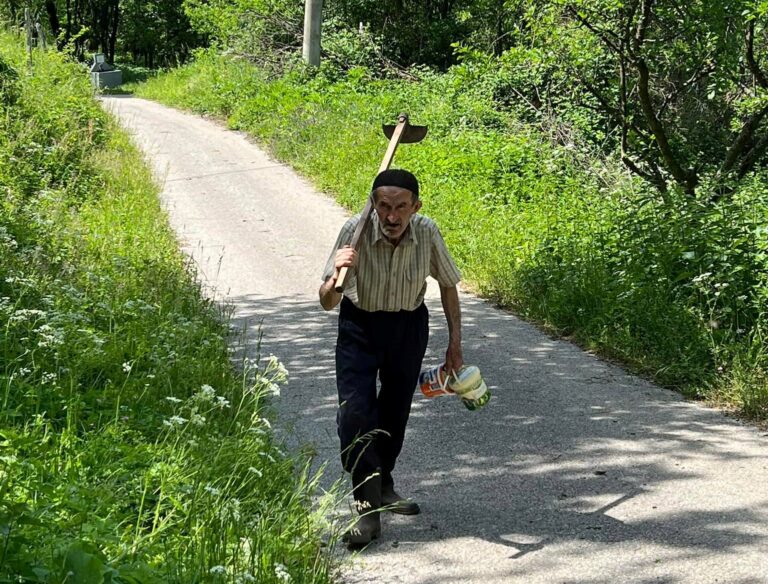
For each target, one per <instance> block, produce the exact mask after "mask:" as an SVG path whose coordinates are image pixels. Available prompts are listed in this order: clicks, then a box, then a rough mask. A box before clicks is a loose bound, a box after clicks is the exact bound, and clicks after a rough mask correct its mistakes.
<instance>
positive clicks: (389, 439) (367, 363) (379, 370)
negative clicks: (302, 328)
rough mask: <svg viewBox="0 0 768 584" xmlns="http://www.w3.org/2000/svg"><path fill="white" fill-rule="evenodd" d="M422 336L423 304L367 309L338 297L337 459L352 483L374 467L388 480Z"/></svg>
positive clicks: (425, 320)
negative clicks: (389, 309) (387, 309)
mask: <svg viewBox="0 0 768 584" xmlns="http://www.w3.org/2000/svg"><path fill="white" fill-rule="evenodd" d="M428 336H429V313H428V312H427V307H426V306H424V304H422V305H421V306H420V307H419V308H417V309H416V310H413V311H407V310H401V311H400V312H367V311H365V310H360V309H359V308H357V307H356V306H355V305H354V304H352V302H351V301H350V300H348V299H346V298H344V299H342V301H341V309H340V312H339V336H338V340H337V343H336V386H337V388H338V390H339V411H338V414H337V416H336V420H337V424H338V432H339V439H340V441H341V461H342V464H343V466H344V470H346V471H347V472H350V473H352V479H353V482H354V483H355V484H359V482H360V479H361V478H363V477H365V476H367V475H369V474H370V473H372V472H374V471H377V470H379V471H380V472H381V475H382V483H383V484H384V485H387V484H392V469H394V468H395V461H396V460H397V457H398V455H399V454H400V450H401V449H402V447H403V439H404V438H405V426H406V424H407V423H408V416H409V415H410V413H411V401H412V400H413V393H414V390H415V389H416V384H417V383H418V379H419V372H420V370H421V362H422V360H423V359H424V352H425V351H426V349H427V339H428ZM377 375H378V378H379V381H380V383H381V387H380V389H379V392H378V394H377V392H376V377H377Z"/></svg>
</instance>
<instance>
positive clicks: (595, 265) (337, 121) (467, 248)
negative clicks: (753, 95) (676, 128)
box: [135, 52, 768, 418]
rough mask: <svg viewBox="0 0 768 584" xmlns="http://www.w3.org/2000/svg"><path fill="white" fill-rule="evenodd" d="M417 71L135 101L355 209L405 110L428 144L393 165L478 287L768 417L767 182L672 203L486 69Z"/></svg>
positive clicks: (224, 68)
mask: <svg viewBox="0 0 768 584" xmlns="http://www.w3.org/2000/svg"><path fill="white" fill-rule="evenodd" d="M415 74H416V75H417V76H418V77H419V79H420V80H419V81H418V82H409V81H403V80H387V81H381V80H374V79H372V78H371V76H370V75H369V74H368V72H367V71H365V70H364V69H353V70H351V71H348V72H342V71H339V70H335V69H334V68H333V67H332V66H328V65H326V66H324V67H322V68H321V69H320V71H317V72H312V71H306V70H304V69H302V68H301V67H297V68H295V69H293V70H289V71H287V72H286V73H285V74H283V75H282V76H278V77H275V76H274V75H270V74H268V73H267V72H265V71H262V70H259V69H258V68H256V67H254V66H252V65H250V64H248V63H247V62H245V61H239V60H233V59H227V58H224V57H220V56H217V55H215V54H213V53H211V52H207V53H200V54H198V56H197V60H196V61H195V62H194V63H192V64H190V65H188V66H185V67H182V68H180V69H176V70H173V71H171V72H168V73H167V74H164V75H160V76H158V77H156V78H153V79H151V80H149V81H148V82H147V83H146V84H143V85H140V86H137V87H136V88H135V90H136V92H137V94H138V95H141V96H144V97H148V98H151V99H156V100H158V101H161V102H164V103H167V104H169V105H173V106H176V107H181V108H186V109H189V110H192V111H196V112H199V113H204V114H207V115H215V116H219V117H221V118H225V119H226V120H227V121H228V123H229V125H230V126H231V127H233V128H238V129H243V130H246V131H247V132H249V133H251V134H252V135H254V136H256V137H257V138H259V139H260V140H261V141H262V143H263V144H265V145H266V146H267V147H268V148H269V150H270V151H271V152H272V153H273V154H274V155H275V156H277V157H278V158H280V159H281V160H284V161H287V162H289V163H290V164H291V165H293V166H294V167H295V168H297V169H298V170H299V171H300V172H302V173H303V174H305V175H306V176H308V177H310V178H311V179H312V180H313V181H314V182H315V184H316V185H317V186H318V187H319V188H320V189H322V190H324V191H327V192H329V193H332V194H333V195H334V196H336V197H337V199H338V200H339V201H340V202H341V203H342V204H343V205H345V206H346V207H348V208H349V209H353V210H358V209H360V208H361V207H362V205H363V202H364V197H365V196H366V193H367V192H368V189H369V185H370V182H371V180H372V177H373V176H374V174H375V172H376V169H377V167H378V165H379V162H380V159H381V156H382V154H383V152H384V149H385V147H386V140H385V139H384V137H383V136H382V135H381V133H380V130H379V127H380V124H382V123H393V120H394V119H395V117H396V115H397V114H398V113H399V112H400V111H408V112H409V113H410V115H411V119H412V121H413V123H416V124H426V125H428V126H429V128H430V130H429V135H428V137H427V139H426V140H425V141H424V142H423V143H421V144H419V145H414V146H407V145H403V146H401V147H400V148H399V150H398V154H397V160H396V164H395V165H396V166H399V167H404V168H409V169H411V170H413V171H414V172H415V173H416V174H417V176H419V178H420V179H421V182H422V185H423V199H424V212H425V213H426V214H428V215H430V216H432V217H434V218H435V219H436V220H437V221H438V223H439V225H440V226H441V229H442V231H443V233H444V235H445V238H446V240H447V242H448V244H449V246H450V248H451V250H452V251H453V253H454V255H455V256H456V258H457V260H458V262H459V264H460V265H461V267H462V269H463V272H464V275H465V278H466V279H467V280H468V281H469V282H470V284H471V285H472V286H473V287H474V288H475V289H477V290H479V291H480V292H481V293H482V294H483V295H485V296H487V297H490V298H492V299H494V300H496V301H497V302H498V303H499V304H500V305H503V306H507V307H511V308H513V309H514V310H515V311H517V312H518V313H519V314H521V315H523V316H525V317H526V318H529V319H532V320H534V321H536V322H538V323H540V324H541V325H543V326H545V327H547V328H548V329H550V330H552V331H554V332H556V333H558V334H562V335H565V336H568V337H570V338H572V339H574V340H576V341H577V342H579V343H582V344H583V345H585V346H588V347H590V348H591V349H594V350H596V351H599V352H601V353H602V354H604V355H606V356H609V357H613V358H618V359H621V360H622V361H623V362H624V363H626V364H627V365H628V366H630V367H631V368H632V369H634V370H635V371H638V372H641V373H643V374H645V375H648V376H650V377H652V378H653V379H655V380H657V381H659V382H660V383H663V384H666V385H668V386H670V387H675V388H678V389H680V390H681V391H683V392H685V393H686V394H688V395H691V396H697V397H704V398H707V399H711V400H715V401H720V402H723V403H726V404H728V405H729V407H734V408H736V409H738V410H739V411H741V412H742V413H743V414H745V415H748V416H752V417H755V418H765V417H768V386H767V385H766V383H765V379H766V376H765V373H764V372H765V371H766V370H768V362H767V361H766V356H765V354H764V352H763V351H762V349H761V347H762V339H763V338H764V336H765V332H766V330H768V329H767V327H768V323H767V322H766V313H765V308H764V307H765V306H766V300H767V299H768V286H767V285H766V284H767V280H766V277H765V276H764V274H765V273H766V268H768V265H767V264H768V258H767V257H766V255H765V252H764V249H765V244H766V237H768V230H766V228H765V224H766V217H768V212H767V210H768V189H766V186H765V184H766V182H765V176H761V175H758V176H755V177H753V178H752V179H750V180H748V181H746V182H745V184H744V185H743V187H742V188H741V190H740V191H739V192H738V193H737V194H736V195H735V196H734V197H732V198H727V199H724V200H720V201H718V202H717V203H707V202H706V198H707V197H708V196H709V193H707V192H706V190H702V194H701V197H700V198H698V199H693V198H690V197H686V196H684V195H682V194H678V193H674V192H672V193H671V194H669V195H668V197H667V199H666V200H664V199H662V198H660V197H659V196H657V195H656V194H655V193H653V192H651V191H649V190H648V189H647V188H646V187H645V186H644V185H641V184H638V183H637V182H635V181H633V180H631V179H630V178H629V177H627V176H626V174H625V172H624V171H623V170H622V169H621V168H619V167H618V165H616V164H615V163H614V162H613V161H611V160H609V159H605V158H604V157H603V156H602V155H600V154H598V153H597V152H593V151H592V150H590V149H589V148H587V147H586V146H584V145H583V144H581V143H580V142H579V140H578V135H577V134H572V137H571V138H569V139H563V137H562V134H557V133H556V132H552V135H550V134H546V133H543V132H542V129H541V127H540V126H533V125H531V124H530V123H524V122H523V121H520V120H519V119H518V118H517V117H516V116H515V109H514V108H510V109H506V110H505V109H504V108H502V107H499V106H498V105H497V103H496V102H494V100H493V96H494V93H493V92H494V85H493V83H491V82H489V80H488V79H487V78H486V77H483V76H484V75H489V73H488V72H485V73H482V72H481V73H477V72H473V71H472V70H471V69H470V68H466V67H462V66H458V67H454V68H453V69H452V70H451V71H449V72H448V73H447V74H443V75H438V74H433V73H428V72H423V71H417V72H415ZM555 129H556V128H555Z"/></svg>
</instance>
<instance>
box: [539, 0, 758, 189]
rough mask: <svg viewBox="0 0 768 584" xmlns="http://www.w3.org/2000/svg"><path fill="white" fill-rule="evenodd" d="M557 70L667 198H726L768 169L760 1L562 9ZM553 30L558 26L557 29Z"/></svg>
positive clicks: (561, 5) (591, 4) (566, 5)
mask: <svg viewBox="0 0 768 584" xmlns="http://www.w3.org/2000/svg"><path fill="white" fill-rule="evenodd" d="M555 8H556V11H554V12H553V13H551V15H553V16H555V17H556V18H557V21H556V22H557V23H558V24H559V27H558V30H557V33H556V34H555V35H549V38H550V39H551V40H554V41H555V42H554V43H553V46H554V47H555V49H556V52H555V53H554V54H556V55H557V56H558V62H559V64H560V65H561V66H562V67H564V68H565V69H566V70H567V71H568V72H569V73H570V74H571V76H572V79H573V81H574V82H575V83H578V84H579V85H580V86H581V87H582V88H583V89H584V91H585V95H584V96H583V99H581V104H583V105H585V106H588V107H591V108H593V109H594V110H595V111H596V112H597V113H598V114H599V115H600V116H602V117H603V118H604V120H605V123H606V125H607V126H608V127H609V128H611V129H613V130H615V131H616V132H618V146H619V149H620V154H621V158H622V160H623V161H624V163H625V164H626V165H627V167H628V168H629V169H630V170H631V171H632V172H634V173H635V174H637V175H639V176H641V177H643V178H644V179H646V180H648V181H649V182H651V183H652V184H653V185H654V186H656V187H657V188H658V189H659V190H660V191H662V192H664V191H666V190H667V185H668V184H669V183H674V184H676V185H677V186H679V188H681V189H682V190H683V191H684V192H687V193H689V194H693V193H694V192H695V190H696V188H697V186H699V185H700V184H701V183H702V181H706V182H708V183H711V182H712V181H714V182H715V183H716V186H717V188H718V189H719V190H720V191H725V192H727V191H728V190H729V185H732V183H733V181H734V180H736V181H738V180H740V179H742V178H743V177H744V176H745V175H746V174H747V173H749V172H750V171H752V170H753V169H755V168H756V167H757V166H760V165H763V164H765V162H766V157H765V155H766V150H768V135H767V134H766V123H765V118H766V114H768V81H767V78H766V75H767V73H766V69H765V67H766V65H767V64H766V62H765V51H766V48H768V36H766V29H765V18H764V16H765V13H764V10H761V8H760V6H759V4H758V3H756V2H754V1H753V0H725V1H723V0H717V1H715V0H694V1H689V2H687V3H680V2H676V1H673V0H666V1H665V0H627V1H617V0H599V1H596V0H590V1H588V2H587V1H586V0H577V1H572V0H562V1H560V2H558V3H557V4H556V5H555ZM549 22H552V20H549Z"/></svg>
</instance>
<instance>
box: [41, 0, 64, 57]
mask: <svg viewBox="0 0 768 584" xmlns="http://www.w3.org/2000/svg"><path fill="white" fill-rule="evenodd" d="M45 11H46V12H47V13H48V24H49V25H50V26H51V33H52V34H53V36H54V37H55V38H56V46H57V47H58V48H59V49H61V44H60V41H59V33H60V32H61V23H60V22H59V11H58V9H57V8H56V2H54V1H53V0H45Z"/></svg>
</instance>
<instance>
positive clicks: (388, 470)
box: [320, 170, 463, 547]
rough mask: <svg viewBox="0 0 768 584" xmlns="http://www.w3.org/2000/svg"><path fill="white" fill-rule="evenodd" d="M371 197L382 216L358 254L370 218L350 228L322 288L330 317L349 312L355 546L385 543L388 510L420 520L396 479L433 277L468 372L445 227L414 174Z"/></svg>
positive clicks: (340, 419)
mask: <svg viewBox="0 0 768 584" xmlns="http://www.w3.org/2000/svg"><path fill="white" fill-rule="evenodd" d="M371 196H372V197H373V202H374V212H373V213H372V217H371V224H370V225H369V229H368V230H367V232H366V233H364V234H363V237H362V238H361V240H360V244H359V246H358V248H359V249H358V251H355V250H354V249H353V248H352V247H350V245H349V244H350V242H351V240H352V235H353V233H354V231H355V228H356V227H357V225H358V222H359V221H361V220H362V218H361V216H360V215H357V216H355V217H352V218H351V219H349V220H348V221H347V223H346V224H345V225H344V227H343V228H342V229H341V232H340V233H339V236H338V238H337V240H336V244H335V245H334V248H333V251H332V253H331V255H330V257H329V258H328V262H327V264H326V266H325V271H324V273H323V284H322V286H321V287H320V304H321V305H322V306H323V308H324V309H325V310H331V309H332V308H334V307H335V306H337V305H338V304H339V303H341V307H340V310H339V327H338V339H337V343H336V385H337V388H338V393H339V410H338V413H337V426H338V434H339V439H340V442H341V445H340V446H341V459H342V464H343V466H344V469H345V470H346V471H347V472H349V473H350V474H351V475H352V485H353V489H354V491H353V492H354V498H355V503H356V506H357V508H358V511H359V513H360V517H359V518H358V520H357V522H356V524H355V526H354V527H353V528H352V529H350V530H349V531H348V532H347V533H346V534H345V540H346V542H347V543H348V544H349V545H350V546H351V547H359V546H364V545H367V544H368V543H370V542H371V540H373V539H376V538H377V537H379V536H380V534H381V521H380V517H379V509H381V508H382V506H383V507H384V508H385V509H386V510H389V511H392V512H393V513H400V514H405V515H415V514H417V513H419V511H420V509H419V506H418V504H416V503H415V502H413V501H411V500H409V499H405V498H403V497H401V496H400V495H399V494H398V493H397V492H396V491H395V488H394V479H393V477H392V472H393V470H394V468H395V463H396V461H397V457H398V455H399V454H400V451H401V449H402V446H403V440H404V438H405V427H406V424H407V422H408V416H409V414H410V411H411V401H412V399H413V393H414V390H415V388H416V385H417V382H418V377H419V373H420V370H421V363H422V360H423V358H424V352H425V351H426V348H427V338H428V336H429V326H428V320H429V314H428V312H427V308H426V306H425V305H424V294H425V292H426V288H427V283H426V278H427V276H432V277H433V278H435V279H436V280H437V282H438V283H439V285H440V296H441V300H442V305H443V311H444V312H445V316H446V319H447V322H448V334H449V341H448V349H447V350H446V353H445V367H446V369H447V370H448V371H458V370H459V369H461V367H462V365H463V356H462V347H461V310H460V307H459V295H458V290H457V288H456V285H457V284H458V282H459V280H460V274H459V271H458V269H457V268H456V265H455V264H454V261H453V259H452V258H451V256H450V254H449V253H448V250H447V248H446V245H445V242H444V241H443V238H442V236H441V235H440V231H439V230H438V228H437V225H436V224H435V222H434V221H432V220H431V219H429V218H427V217H424V216H423V215H420V214H418V211H419V209H421V201H420V200H419V183H418V181H417V179H416V177H415V176H414V175H413V174H411V173H410V172H408V171H405V170H385V171H383V172H381V173H380V174H379V175H378V176H377V177H376V179H375V180H374V182H373V187H372V195H371ZM344 267H348V268H350V270H351V269H352V268H354V274H352V273H350V277H349V278H347V283H346V287H345V289H344V292H343V296H342V294H341V293H338V292H336V290H335V284H336V280H337V279H338V277H339V273H340V270H341V269H342V268H344ZM377 377H378V378H379V381H380V388H379V390H378V392H377V388H376V378H377Z"/></svg>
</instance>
